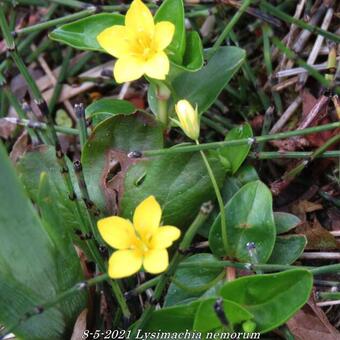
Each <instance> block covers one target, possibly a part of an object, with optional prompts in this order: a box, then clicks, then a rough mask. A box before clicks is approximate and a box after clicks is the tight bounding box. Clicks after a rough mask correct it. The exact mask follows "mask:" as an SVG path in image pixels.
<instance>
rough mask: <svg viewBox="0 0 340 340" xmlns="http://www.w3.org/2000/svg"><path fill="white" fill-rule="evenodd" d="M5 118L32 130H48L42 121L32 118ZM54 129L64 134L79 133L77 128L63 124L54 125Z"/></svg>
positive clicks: (76, 134)
mask: <svg viewBox="0 0 340 340" xmlns="http://www.w3.org/2000/svg"><path fill="white" fill-rule="evenodd" d="M12 105H13V104H12ZM5 119H6V120H7V121H8V122H10V123H13V124H17V125H22V126H25V127H27V128H31V129H33V130H43V131H47V130H48V126H47V124H46V123H44V122H37V121H33V120H28V119H18V118H13V117H5ZM54 129H55V130H56V132H60V133H64V134H66V135H71V136H78V135H79V131H78V130H77V129H73V128H69V127H65V126H60V125H54Z"/></svg>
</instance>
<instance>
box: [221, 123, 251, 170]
mask: <svg viewBox="0 0 340 340" xmlns="http://www.w3.org/2000/svg"><path fill="white" fill-rule="evenodd" d="M251 137H253V130H252V128H251V126H250V124H248V123H246V124H243V125H241V126H238V127H235V128H233V129H231V130H230V131H229V132H228V134H227V136H226V137H225V140H226V141H231V140H237V139H243V138H251ZM250 148H251V143H249V144H245V145H235V146H227V147H224V148H221V149H219V150H218V151H219V155H220V157H221V161H222V163H226V164H228V167H229V169H230V171H231V173H232V174H234V173H235V172H236V171H237V170H238V169H239V168H240V166H241V165H242V163H243V162H244V160H245V159H246V158H247V156H248V153H249V151H250Z"/></svg>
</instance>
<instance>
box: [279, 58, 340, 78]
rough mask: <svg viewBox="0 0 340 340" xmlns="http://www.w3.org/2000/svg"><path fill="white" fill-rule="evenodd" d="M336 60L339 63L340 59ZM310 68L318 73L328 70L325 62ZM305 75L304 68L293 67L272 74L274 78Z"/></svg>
mask: <svg viewBox="0 0 340 340" xmlns="http://www.w3.org/2000/svg"><path fill="white" fill-rule="evenodd" d="M337 60H338V61H339V60H340V57H337ZM311 67H312V68H313V69H315V70H318V71H323V70H327V69H328V66H327V62H325V63H321V64H314V65H311ZM305 73H308V71H307V70H306V69H305V68H303V67H294V68H290V69H287V70H282V71H279V72H276V73H275V74H274V77H276V78H283V77H290V76H295V75H298V74H305Z"/></svg>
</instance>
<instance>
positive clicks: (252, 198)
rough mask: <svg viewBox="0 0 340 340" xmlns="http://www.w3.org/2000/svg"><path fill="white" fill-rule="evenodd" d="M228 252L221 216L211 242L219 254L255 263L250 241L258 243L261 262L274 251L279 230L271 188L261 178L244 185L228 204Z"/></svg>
mask: <svg viewBox="0 0 340 340" xmlns="http://www.w3.org/2000/svg"><path fill="white" fill-rule="evenodd" d="M225 213H226V218H227V220H226V224H227V237H228V254H225V251H224V247H223V243H222V234H221V222H220V215H219V216H218V218H217V219H216V220H215V222H214V224H213V226H212V228H211V231H210V234H209V245H210V248H211V250H212V252H213V253H214V254H215V255H216V256H225V255H228V256H231V257H233V258H237V259H238V260H239V261H243V262H252V261H251V258H250V256H249V254H248V251H247V243H248V242H254V243H255V245H256V250H257V256H258V260H259V262H260V263H265V262H266V261H267V260H268V258H269V256H270V254H271V253H272V250H273V247H274V243H275V237H276V230H275V224H274V217H273V212H272V196H271V192H270V190H269V189H268V188H267V187H266V185H265V184H263V183H262V182H260V181H255V182H250V183H248V184H246V185H244V186H243V187H242V188H241V189H240V190H239V191H238V192H237V193H236V194H235V195H234V196H233V197H232V198H231V199H230V201H229V202H228V203H227V204H226V206H225Z"/></svg>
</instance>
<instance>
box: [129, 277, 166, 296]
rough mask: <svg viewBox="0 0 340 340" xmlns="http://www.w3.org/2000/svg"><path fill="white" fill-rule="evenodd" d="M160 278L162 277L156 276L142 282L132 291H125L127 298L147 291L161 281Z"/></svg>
mask: <svg viewBox="0 0 340 340" xmlns="http://www.w3.org/2000/svg"><path fill="white" fill-rule="evenodd" d="M160 279H161V276H156V277H154V278H152V279H150V280H148V281H146V282H144V283H142V284H140V285H139V286H137V287H136V288H134V289H132V290H131V291H129V292H127V293H125V296H126V297H127V298H129V297H130V296H136V295H138V294H141V293H143V292H145V291H146V290H147V289H149V288H152V287H154V286H156V285H157V283H158V282H159V281H160Z"/></svg>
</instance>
